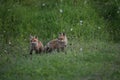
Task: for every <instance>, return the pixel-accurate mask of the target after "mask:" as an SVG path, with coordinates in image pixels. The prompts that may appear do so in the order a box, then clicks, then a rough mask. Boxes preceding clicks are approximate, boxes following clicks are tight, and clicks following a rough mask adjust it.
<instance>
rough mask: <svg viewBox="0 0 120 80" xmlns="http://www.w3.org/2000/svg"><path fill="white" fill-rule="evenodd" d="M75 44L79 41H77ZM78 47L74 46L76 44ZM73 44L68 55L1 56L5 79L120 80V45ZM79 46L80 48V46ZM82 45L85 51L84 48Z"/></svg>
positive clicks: (19, 54) (2, 79) (0, 65)
mask: <svg viewBox="0 0 120 80" xmlns="http://www.w3.org/2000/svg"><path fill="white" fill-rule="evenodd" d="M74 44H75V42H74ZM73 46H74V47H73ZM76 46H77V47H76V48H75V45H71V46H70V45H69V46H68V48H67V50H66V51H67V54H65V53H64V52H59V53H57V52H52V53H49V54H45V53H43V54H41V55H40V54H33V55H28V53H26V52H25V53H24V52H23V53H22V52H21V53H16V54H14V53H12V52H11V54H1V55H0V79H1V80H16V79H17V80H119V79H120V76H119V75H120V69H119V68H120V59H119V56H120V54H119V53H120V50H119V48H120V46H119V44H113V43H104V42H100V41H95V42H88V43H85V42H82V43H80V44H79V45H77V44H76ZM78 47H79V48H78ZM80 48H82V51H81V50H80Z"/></svg>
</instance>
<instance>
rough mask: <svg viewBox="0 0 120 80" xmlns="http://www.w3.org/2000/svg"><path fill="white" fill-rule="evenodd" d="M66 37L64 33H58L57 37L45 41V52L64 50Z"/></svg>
mask: <svg viewBox="0 0 120 80" xmlns="http://www.w3.org/2000/svg"><path fill="white" fill-rule="evenodd" d="M67 42H68V41H67V37H66V34H65V33H60V34H59V36H58V38H57V39H53V40H51V41H50V42H48V43H47V45H46V46H45V51H46V52H51V51H53V50H57V51H60V50H62V51H64V48H65V47H66V46H67Z"/></svg>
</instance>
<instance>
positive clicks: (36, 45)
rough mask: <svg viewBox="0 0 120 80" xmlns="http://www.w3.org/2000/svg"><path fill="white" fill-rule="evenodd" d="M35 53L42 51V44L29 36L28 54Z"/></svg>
mask: <svg viewBox="0 0 120 80" xmlns="http://www.w3.org/2000/svg"><path fill="white" fill-rule="evenodd" d="M33 51H35V52H36V53H41V52H42V51H43V44H42V42H41V41H39V40H38V37H35V36H30V54H32V52H33Z"/></svg>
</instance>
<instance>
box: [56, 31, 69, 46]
mask: <svg viewBox="0 0 120 80" xmlns="http://www.w3.org/2000/svg"><path fill="white" fill-rule="evenodd" d="M58 41H60V42H62V43H63V44H64V45H65V46H66V45H67V42H68V41H67V36H66V34H65V33H59V36H58Z"/></svg>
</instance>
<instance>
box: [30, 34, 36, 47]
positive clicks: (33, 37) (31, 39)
mask: <svg viewBox="0 0 120 80" xmlns="http://www.w3.org/2000/svg"><path fill="white" fill-rule="evenodd" d="M30 44H31V47H32V48H35V47H36V46H37V45H38V37H37V36H30Z"/></svg>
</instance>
